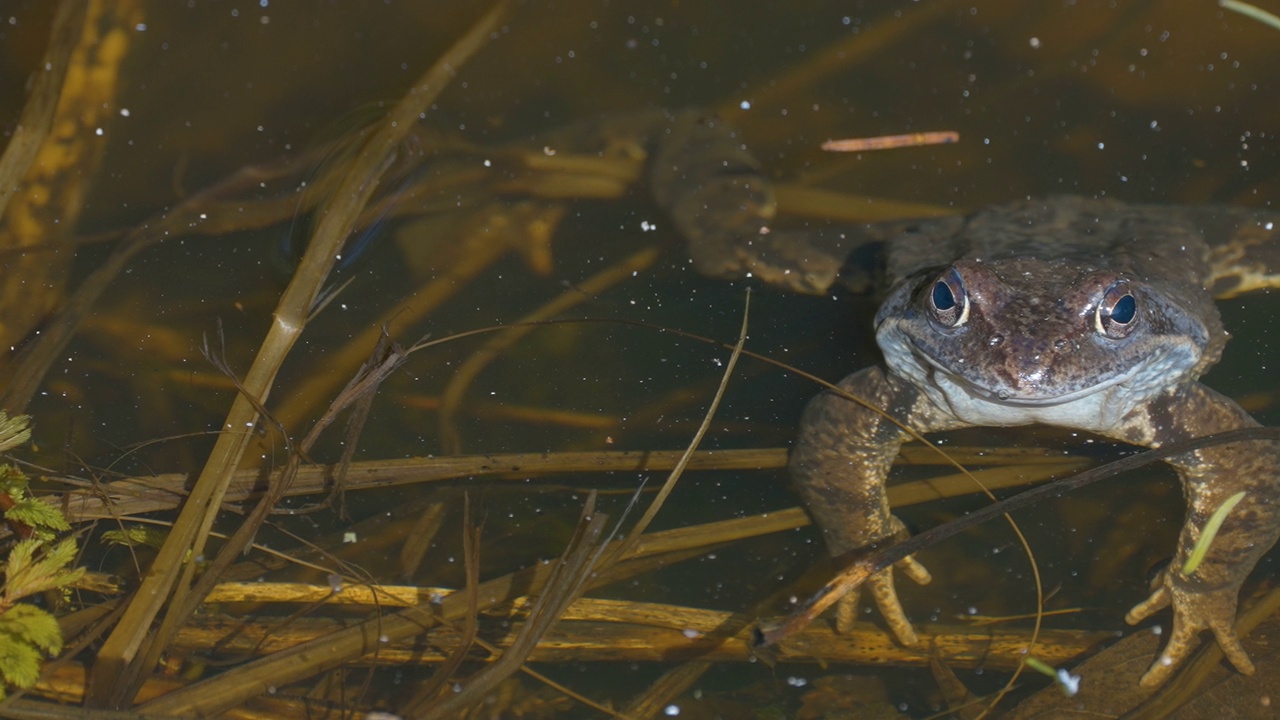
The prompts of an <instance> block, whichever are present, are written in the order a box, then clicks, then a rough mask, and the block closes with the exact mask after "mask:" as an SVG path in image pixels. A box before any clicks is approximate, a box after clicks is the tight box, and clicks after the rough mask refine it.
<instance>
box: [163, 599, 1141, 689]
mask: <svg viewBox="0 0 1280 720" xmlns="http://www.w3.org/2000/svg"><path fill="white" fill-rule="evenodd" d="M318 589H319V590H323V588H318ZM344 592H345V591H344ZM516 602H517V603H519V604H520V607H523V608H525V609H527V608H528V607H529V605H530V604H531V603H530V602H529V601H528V600H527V599H520V598H518V599H516ZM523 616H524V612H523V611H516V612H513V613H511V615H508V616H503V617H505V618H507V619H508V620H509V621H510V622H511V624H512V627H510V628H509V629H508V631H507V632H506V633H504V634H503V635H500V636H498V637H496V638H495V637H491V636H489V642H492V643H493V644H495V645H496V646H497V647H499V648H505V647H508V646H509V645H510V643H511V642H512V640H513V639H514V637H515V635H516V634H517V633H518V632H519V630H520V626H521V623H523V619H522V618H523ZM459 619H461V618H459ZM752 619H753V618H752V616H750V615H747V614H744V613H733V612H729V611H722V610H708V609H703V608H692V607H682V606H678V605H668V604H663V603H646V602H634V601H622V600H605V599H597V598H579V599H578V600H575V601H574V602H573V603H572V604H571V605H569V606H568V608H567V609H566V610H565V612H564V615H563V616H562V617H561V620H560V624H559V625H557V627H556V629H555V630H554V631H553V632H551V633H549V634H548V635H547V636H546V637H545V638H544V640H543V641H542V642H540V643H539V644H538V645H537V647H536V648H535V649H534V651H533V654H531V655H530V657H529V661H530V662H567V663H573V662H677V661H682V660H694V659H701V660H707V661H716V662H750V661H751V657H752V655H751V652H750V642H751V638H750V632H749V628H750V624H751V621H752ZM349 622H351V621H344V620H342V619H340V618H303V619H299V620H294V621H292V622H290V623H288V624H287V625H281V624H280V623H279V621H278V620H274V619H273V620H255V619H246V618H244V617H240V616H237V615H233V614H217V613H213V614H207V615H200V616H197V617H195V618H192V621H191V622H190V623H189V624H188V625H187V627H185V628H183V630H182V632H181V633H179V636H178V638H177V639H176V640H175V643H174V651H175V652H179V653H183V654H188V653H190V654H195V653H200V654H203V653H208V652H213V651H215V650H216V651H217V652H218V653H220V654H222V656H224V657H225V656H228V655H235V654H238V653H248V654H251V655H254V656H261V655H265V656H267V657H268V659H269V657H270V655H272V654H275V653H279V652H285V651H289V650H291V649H292V648H294V647H297V646H298V645H300V644H302V643H307V642H314V641H319V640H321V639H322V638H323V637H324V636H325V635H327V634H330V633H334V632H337V631H340V630H343V629H344V628H345V626H347V624H348V623H349ZM726 627H729V628H739V630H738V631H737V632H734V633H732V634H730V635H729V636H728V637H725V632H724V629H725V628H726ZM923 627H924V632H923V633H922V635H921V637H922V638H927V640H928V641H927V642H924V643H922V644H921V645H920V646H917V647H915V648H907V647H902V646H900V645H898V644H897V643H895V642H894V641H893V638H892V637H890V636H889V635H888V634H887V633H886V632H885V631H884V630H881V629H878V628H876V627H875V626H873V625H871V624H869V623H868V624H865V625H859V626H857V627H855V628H854V629H853V630H852V631H850V632H849V633H837V632H835V631H834V630H833V629H831V628H829V627H826V626H824V625H812V626H810V627H808V628H806V629H805V630H804V631H803V632H802V633H800V634H799V635H797V636H795V637H793V638H791V639H789V640H788V641H787V642H786V643H784V644H783V646H782V647H781V651H780V653H779V659H780V660H782V661H785V662H791V663H815V662H817V663H852V664H868V665H892V666H899V667H923V666H926V665H928V663H929V655H930V647H931V646H932V645H933V643H934V641H936V644H937V647H938V649H939V650H940V651H941V652H942V656H943V658H944V659H946V660H947V662H948V663H956V664H957V665H962V666H964V667H978V666H981V667H986V668H989V669H997V668H998V669H1006V670H1008V669H1012V668H1014V667H1016V666H1017V664H1018V662H1019V661H1020V659H1021V658H1023V657H1025V655H1026V648H1027V645H1028V643H1029V641H1030V639H1031V633H1030V630H1029V629H1024V628H1008V627H1000V628H992V627H985V628H975V627H974V626H972V625H949V624H932V625H928V626H923ZM460 637H461V635H460V633H459V632H458V630H456V629H454V628H452V627H449V626H445V625H441V626H438V627H436V628H434V629H431V630H430V631H429V632H427V634H426V637H425V638H423V637H415V638H406V639H404V640H402V641H397V642H388V643H384V644H382V646H380V647H379V648H378V649H377V651H376V655H374V654H369V655H365V656H363V658H361V659H356V658H353V659H352V660H351V662H359V663H361V664H384V663H386V664H410V665H414V664H429V665H434V664H437V663H440V662H443V661H444V660H445V659H446V658H447V657H448V656H449V655H450V654H451V653H452V652H453V651H454V650H455V649H456V648H457V647H458V645H459V638H460ZM1115 639H1116V634H1115V633H1114V632H1111V631H1101V630H1099V631H1084V630H1048V631H1045V635H1044V642H1045V646H1044V647H1043V648H1037V650H1036V655H1037V657H1039V658H1041V659H1044V660H1045V661H1046V662H1051V663H1069V662H1070V661H1071V660H1072V659H1074V658H1077V657H1079V656H1080V655H1081V654H1082V653H1085V652H1087V651H1089V650H1090V649H1093V648H1095V647H1096V646H1097V645H1098V644H1099V643H1102V642H1109V641H1114V640H1115ZM480 657H483V654H481V655H480Z"/></svg>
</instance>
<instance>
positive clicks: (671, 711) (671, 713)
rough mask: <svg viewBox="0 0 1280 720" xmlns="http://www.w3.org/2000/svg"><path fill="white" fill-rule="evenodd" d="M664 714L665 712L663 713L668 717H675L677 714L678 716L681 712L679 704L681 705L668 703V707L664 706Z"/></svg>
mask: <svg viewBox="0 0 1280 720" xmlns="http://www.w3.org/2000/svg"><path fill="white" fill-rule="evenodd" d="M662 714H663V715H666V716H667V717H675V716H677V715H679V714H680V706H679V705H668V706H666V707H664V708H662Z"/></svg>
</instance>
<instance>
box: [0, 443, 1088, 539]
mask: <svg viewBox="0 0 1280 720" xmlns="http://www.w3.org/2000/svg"><path fill="white" fill-rule="evenodd" d="M947 452H948V454H949V455H950V456H951V457H953V458H957V459H958V460H959V461H960V462H962V463H965V464H973V465H994V466H996V467H993V468H990V469H986V470H976V471H973V472H972V474H973V475H974V476H976V477H978V478H979V479H980V480H981V481H982V482H983V484H985V485H987V486H988V487H990V488H1008V487H1019V486H1022V485H1027V484H1030V483H1034V482H1038V481H1041V480H1046V479H1048V478H1051V477H1061V476H1063V475H1065V474H1069V473H1072V472H1076V471H1079V470H1082V469H1084V468H1085V467H1088V466H1089V465H1091V464H1092V461H1091V460H1090V459H1088V458H1084V457H1078V456H1064V455H1061V454H1058V453H1052V452H1050V451H1047V450H1041V449H1035V448H1030V449H1018V448H1010V449H1007V450H1002V449H991V450H986V449H982V448H961V447H948V448H947ZM682 454H683V453H682V452H681V451H675V450H654V451H648V452H646V451H612V452H611V451H601V452H565V453H506V454H501V453H498V454H493V455H461V456H454V457H442V458H406V459H397V460H372V461H367V462H355V463H352V464H351V465H350V467H349V468H348V471H347V475H346V477H345V479H344V483H345V486H346V488H347V489H348V490H373V489H380V488H391V487H401V486H405V485H414V484H419V483H426V482H443V481H448V480H460V479H466V478H482V477H483V478H494V479H500V480H501V479H510V480H518V481H521V482H524V481H526V480H527V479H528V478H530V477H534V476H538V475H548V474H563V473H618V472H637V473H639V472H650V471H662V470H670V469H672V468H673V467H675V465H676V463H677V462H679V460H680V457H681V455H682ZM900 462H901V463H902V464H905V465H921V466H923V465H929V466H934V465H939V464H944V462H943V461H942V460H941V458H940V456H939V455H938V454H937V453H936V452H934V451H932V450H929V449H928V448H925V447H922V446H919V445H913V446H907V447H905V448H904V449H903V454H902V456H901V458H900ZM786 464H787V451H786V449H784V448H760V449H754V450H700V451H698V452H696V453H694V454H693V456H691V457H690V460H689V469H690V470H742V471H767V470H778V469H781V468H784V467H786ZM945 464H947V465H950V463H945ZM275 472H276V473H278V472H280V471H275ZM333 473H334V467H333V466H329V465H306V466H303V467H301V468H299V470H298V474H297V477H296V478H295V479H294V481H293V483H292V484H291V485H290V487H289V489H288V491H287V493H286V496H287V497H297V496H301V495H309V494H315V493H323V492H327V491H329V489H330V488H331V484H332V479H333ZM188 479H189V478H188V476H187V475H185V474H182V473H168V474H164V475H154V476H151V477H134V478H125V479H122V480H116V481H113V482H109V483H94V484H92V485H91V486H90V487H86V488H85V489H82V490H72V491H69V492H67V493H65V494H63V495H62V496H61V497H50V498H48V499H47V501H48V502H50V503H51V504H54V505H57V506H59V508H60V509H61V510H62V511H63V512H64V513H65V514H66V516H67V518H68V519H69V520H70V521H71V522H73V523H74V522H85V521H88V520H94V519H100V518H123V517H128V516H130V515H140V514H143V513H148V512H155V511H158V510H168V509H173V508H174V507H177V506H178V504H179V503H181V501H182V499H183V498H184V497H185V496H186V490H185V489H184V488H185V485H186V483H187V481H188ZM557 481H558V482H564V480H563V479H562V478H560V479H557ZM62 482H73V480H72V479H70V478H63V479H62ZM744 482H746V480H744ZM262 490H263V479H262V473H261V471H259V470H241V471H237V472H236V473H235V475H233V476H232V480H231V483H230V484H229V485H228V487H227V491H226V494H225V495H224V497H223V501H224V502H225V503H236V502H243V501H245V500H248V499H251V498H253V497H255V496H256V495H257V494H258V493H260V492H261V491H262ZM973 492H975V488H974V487H973V482H972V480H969V479H968V477H967V476H963V475H960V474H949V475H945V476H939V477H936V478H932V479H929V480H922V481H917V482H908V483H901V484H897V485H893V486H891V487H890V488H889V497H890V502H891V503H893V505H894V506H895V507H898V506H901V505H909V504H917V503H921V502H927V501H930V500H936V499H941V498H947V497H958V496H964V495H970V494H972V493H973ZM4 532H5V531H4V530H0V537H2V536H3V535H4Z"/></svg>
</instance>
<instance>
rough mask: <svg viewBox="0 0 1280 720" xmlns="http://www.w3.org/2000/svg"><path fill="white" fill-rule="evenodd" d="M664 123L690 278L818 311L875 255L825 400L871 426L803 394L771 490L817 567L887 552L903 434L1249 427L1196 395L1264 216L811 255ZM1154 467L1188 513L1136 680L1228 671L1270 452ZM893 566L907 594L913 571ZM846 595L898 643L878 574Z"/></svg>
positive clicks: (888, 588)
mask: <svg viewBox="0 0 1280 720" xmlns="http://www.w3.org/2000/svg"><path fill="white" fill-rule="evenodd" d="M668 120H669V125H668V129H667V130H666V131H665V132H664V133H663V134H662V135H663V136H662V139H661V141H660V142H655V143H654V147H655V148H656V149H655V151H654V153H655V154H654V156H653V159H652V163H651V171H650V173H651V181H652V184H653V186H654V188H655V195H656V196H657V198H658V200H659V202H660V203H661V204H662V205H663V206H664V207H665V208H666V209H667V211H668V212H669V213H670V214H671V216H672V218H673V219H674V221H675V223H676V224H677V225H678V226H679V228H680V229H681V231H682V232H683V233H684V234H685V235H686V236H687V237H688V238H689V240H690V244H691V247H692V254H693V258H694V261H695V264H696V266H697V267H698V268H699V269H700V270H701V271H703V272H705V273H708V274H711V275H715V276H718V277H735V278H740V277H746V276H757V277H759V278H761V279H763V280H765V281H766V282H770V283H773V284H777V285H781V286H784V287H786V288H789V289H792V290H798V291H802V292H811V293H825V292H827V291H828V290H829V289H830V288H831V287H832V286H833V285H836V284H838V283H845V284H849V285H853V286H858V287H862V286H865V285H866V277H865V276H863V275H860V274H859V273H857V272H853V271H852V269H851V268H850V267H848V266H847V265H846V260H847V258H848V257H849V254H850V252H851V251H853V250H855V249H858V248H863V249H865V248H868V247H870V248H877V249H879V250H880V251H881V252H882V255H883V265H884V277H885V278H886V279H887V294H886V296H885V300H884V302H883V305H882V306H881V307H880V310H879V312H878V314H877V315H876V319H875V328H876V340H877V342H878V344H879V345H880V348H881V350H882V351H883V354H884V364H883V365H882V366H877V367H870V368H866V369H863V370H860V371H858V372H856V373H854V374H852V375H850V376H848V377H847V378H845V379H844V380H842V381H841V382H840V384H839V387H840V388H841V389H843V390H845V391H847V392H848V393H850V394H852V395H854V396H856V397H859V398H861V399H862V400H864V401H865V402H866V403H868V404H869V405H870V406H874V407H877V408H882V409H884V410H885V411H887V415H886V414H882V413H880V412H876V411H873V410H871V409H869V408H868V407H865V406H863V405H861V404H858V403H855V402H852V401H849V400H847V399H845V398H843V397H840V396H838V395H836V394H834V393H830V392H824V393H823V394H821V395H819V396H818V397H816V398H815V399H814V400H813V401H812V402H811V403H810V404H809V406H808V408H807V409H806V411H805V413H804V416H803V419H802V421H801V424H800V432H799V438H798V440H797V441H796V444H795V447H794V449H793V450H792V453H791V461H790V470H791V475H792V477H793V479H794V482H795V484H796V486H797V487H798V488H799V491H800V493H801V495H802V496H803V498H804V501H805V503H806V505H807V506H808V509H809V512H810V513H811V514H812V515H813V517H814V519H815V520H816V521H817V524H818V525H819V527H821V529H822V532H823V534H824V536H825V538H826V541H827V545H828V547H829V549H830V551H831V552H832V553H833V554H835V555H842V554H844V553H847V552H850V551H854V550H858V549H863V548H867V547H871V546H876V545H880V544H883V543H885V542H891V541H893V540H895V539H900V538H902V537H904V536H905V535H906V531H905V529H904V528H903V525H902V524H901V523H900V522H899V521H898V520H897V518H895V517H894V516H893V515H891V514H890V512H889V505H888V502H887V500H886V497H885V489H884V486H885V478H886V475H887V474H888V472H889V467H890V465H891V464H892V462H893V460H894V458H895V457H896V456H897V454H898V449H899V447H900V446H901V444H902V443H903V442H904V441H905V440H906V439H908V438H909V437H910V433H917V434H925V433H932V432H937V431H943V430H953V429H957V428H965V427H974V426H983V427H985V426H1011V425H1026V424H1031V423H1043V424H1047V425H1054V426H1059V427H1065V428H1072V429H1077V430H1084V431H1088V432H1092V433H1097V434H1098V435H1103V436H1106V437H1108V438H1114V439H1116V440H1119V441H1123V442H1126V443H1132V444H1134V445H1140V446H1143V447H1150V448H1154V447H1160V446H1162V445H1166V444H1168V443H1174V442H1178V441H1180V440H1186V439H1189V438H1195V437H1199V436H1203V435H1208V434H1211V433H1215V432H1220V431H1224V430H1230V429H1235V428H1244V427H1254V426H1256V425H1257V423H1256V422H1255V421H1254V420H1253V418H1251V417H1250V416H1249V414H1248V413H1246V412H1245V411H1244V410H1243V409H1241V408H1240V406H1238V405H1237V404H1236V403H1234V402H1233V401H1231V400H1230V399H1228V398H1226V397H1223V396H1222V395H1219V394H1218V393H1215V392H1214V391H1213V390H1211V389H1209V388H1207V387H1205V386H1204V385H1201V384H1200V383H1199V382H1197V378H1198V377H1199V376H1200V375H1201V374H1202V373H1204V372H1205V370H1206V369H1208V368H1209V367H1210V366H1211V365H1213V364H1214V363H1215V362H1217V361H1218V359H1219V357H1220V355H1221V353H1222V349H1223V346H1224V345H1225V344H1226V340H1227V333H1226V332H1225V330H1224V329H1223V327H1222V323H1221V319H1220V317H1219V314H1218V311H1217V309H1216V307H1215V305H1214V302H1213V299H1214V295H1215V294H1216V295H1217V296H1219V297H1226V296H1230V295H1233V294H1236V293H1239V292H1244V291H1247V290H1251V289H1255V288H1259V287H1269V286H1277V285H1280V282H1278V281H1280V214H1267V213H1262V212H1256V211H1248V210H1244V209H1234V208H1227V207H1201V208H1177V207H1160V206H1149V205H1127V204H1124V203H1120V202H1116V201H1111V200H1089V199H1084V198H1079V197H1057V198H1051V199H1047V200H1028V201H1020V202H1014V203H1009V204H1007V205H997V206H993V207H988V208H985V209H982V210H979V211H978V212H976V213H975V214H973V215H971V216H969V217H963V218H962V217H951V218H942V219H928V220H922V221H907V222H893V223H882V224H872V225H865V226H861V227H857V228H851V229H848V228H847V229H844V230H842V231H838V232H835V231H832V232H829V233H828V234H827V235H825V236H824V235H811V234H800V233H786V232H771V231H770V229H769V223H770V220H771V219H772V215H773V203H772V195H771V190H770V185H769V183H768V182H767V180H765V179H764V177H763V176H762V175H761V173H760V169H759V167H758V165H757V163H756V162H755V160H754V159H753V158H752V157H751V156H750V154H749V153H747V152H746V150H744V149H743V147H742V145H741V143H740V142H739V141H738V140H737V138H736V136H735V135H734V133H733V131H732V129H730V128H727V127H725V126H724V125H723V124H721V123H719V122H718V121H716V120H715V119H714V118H709V117H704V116H698V115H693V114H685V115H679V116H672V117H670V118H668ZM1169 463H1170V464H1171V465H1172V466H1173V467H1174V468H1175V469H1176V471H1177V472H1178V475H1179V476H1180V477H1181V480H1182V486H1183V491H1184V494H1185V496H1186V499H1187V505H1188V514H1187V517H1186V521H1185V524H1184V525H1183V528H1182V534H1181V537H1180V539H1179V541H1178V547H1177V552H1176V556H1175V558H1174V560H1173V562H1172V564H1171V565H1170V566H1169V568H1168V569H1167V570H1166V571H1164V573H1163V574H1162V576H1161V577H1160V579H1159V580H1158V581H1157V583H1156V585H1155V586H1154V587H1155V589H1154V591H1153V592H1152V594H1151V596H1150V597H1148V598H1147V599H1146V600H1144V601H1143V602H1141V603H1139V604H1138V605H1136V606H1135V607H1134V608H1133V609H1132V610H1130V611H1129V614H1128V616H1127V618H1126V619H1127V620H1128V621H1129V622H1130V623H1137V622H1139V621H1141V620H1143V619H1144V618H1147V617H1149V616H1151V615H1152V614H1153V613H1155V612H1157V611H1159V610H1161V609H1163V608H1164V607H1166V606H1172V608H1173V631H1172V633H1171V634H1170V635H1169V639H1168V642H1167V644H1166V645H1165V647H1164V651H1163V652H1162V654H1161V655H1160V657H1159V658H1158V659H1157V660H1156V662H1155V663H1154V664H1153V665H1152V666H1151V668H1150V669H1149V670H1148V671H1147V673H1146V675H1144V676H1143V679H1142V683H1143V684H1144V685H1148V686H1150V685H1156V684H1159V683H1162V682H1163V681H1164V680H1166V679H1167V678H1168V677H1169V676H1170V675H1171V674H1172V672H1173V669H1174V668H1175V667H1176V666H1177V665H1178V664H1179V663H1180V662H1182V661H1183V660H1184V659H1185V658H1186V657H1187V655H1188V654H1189V653H1190V651H1191V650H1192V648H1193V647H1194V645H1195V641H1196V638H1197V635H1198V634H1199V632H1200V631H1201V630H1206V629H1208V630H1211V631H1212V632H1213V634H1214V636H1215V637H1216V638H1217V640H1218V643H1219V644H1220V645H1221V646H1222V649H1223V651H1224V652H1225V654H1226V656H1227V658H1228V659H1229V660H1230V661H1231V662H1232V664H1233V665H1235V667H1236V668H1237V669H1238V670H1240V671H1241V672H1243V673H1250V672H1252V670H1253V665H1252V663H1251V662H1250V660H1249V657H1248V655H1247V654H1246V653H1245V651H1244V649H1243V648H1242V647H1241V645H1240V642H1239V640H1238V639H1237V637H1236V634H1235V631H1234V629H1233V626H1234V623H1235V618H1236V601H1237V595H1238V593H1239V590H1240V586H1241V584H1242V583H1243V581H1244V579H1245V577H1246V576H1247V575H1248V574H1249V572H1250V571H1251V570H1252V569H1253V567H1254V565H1255V564H1256V563H1257V562H1258V559H1259V558H1260V557H1261V556H1262V555H1263V554H1264V553H1265V552H1266V551H1267V550H1268V549H1270V548H1271V546H1272V545H1273V544H1274V543H1275V541H1276V538H1277V535H1280V505H1277V503H1280V446H1278V445H1277V443H1273V442H1261V441H1258V442H1247V443H1244V442H1242V443H1235V444H1232V445H1225V446H1224V445H1219V446H1215V447H1210V448H1207V449H1204V450H1199V451H1195V452H1192V453H1187V454H1184V455H1178V456H1175V457H1173V458H1170V460H1169ZM1239 491H1244V492H1245V496H1244V499H1243V501H1241V502H1240V503H1239V504H1238V505H1237V506H1236V507H1235V509H1234V510H1232V511H1231V513H1230V514H1229V515H1228V516H1227V519H1226V522H1225V524H1224V525H1223V526H1222V529H1221V530H1220V531H1219V533H1218V535H1217V538H1216V539H1215V540H1214V541H1213V543H1212V545H1211V548H1210V550H1209V552H1208V556H1207V557H1206V558H1205V560H1204V562H1203V563H1202V564H1201V565H1200V567H1199V568H1198V569H1196V570H1195V571H1194V572H1193V573H1192V574H1190V575H1188V574H1184V573H1183V572H1182V570H1181V568H1182V567H1183V564H1184V561H1185V560H1186V559H1187V557H1188V555H1189V554H1190V552H1191V550H1192V548H1193V547H1194V545H1195V543H1196V539H1197V538H1198V537H1199V536H1200V533H1201V531H1202V530H1203V528H1204V525H1205V523H1206V522H1207V520H1208V518H1209V516H1210V515H1211V514H1212V513H1213V512H1214V510H1215V509H1216V508H1218V507H1219V506H1220V505H1221V504H1222V503H1223V501H1224V500H1226V499H1227V498H1228V497H1230V496H1231V495H1233V494H1235V493H1237V492H1239ZM897 567H898V568H899V569H900V570H902V571H903V573H904V574H906V575H907V576H908V577H910V578H911V579H913V580H915V581H916V582H918V583H926V582H928V581H929V573H928V572H927V571H926V570H925V569H924V567H922V566H921V565H920V564H919V563H918V562H916V561H915V560H914V559H911V558H908V559H907V560H904V561H902V562H901V563H899V564H898V566H897ZM867 584H868V585H869V587H870V590H871V594H872V596H873V597H874V599H875V603H876V605H877V606H878V607H879V610H880V612H881V614H882V615H883V616H884V618H885V619H886V621H887V622H888V625H889V627H890V629H891V630H892V632H893V634H894V635H895V636H896V637H897V638H898V640H899V641H901V642H902V643H904V644H907V645H911V644H915V643H916V642H917V637H916V633H915V631H914V629H913V628H912V626H911V622H910V621H909V620H908V619H907V616H906V614H905V613H904V611H903V609H902V606H901V604H900V603H899V601H898V597H897V593H896V591H895V590H894V579H893V574H892V570H885V571H883V572H881V573H879V574H877V575H875V576H873V577H872V578H871V579H870V580H869V581H868V583H867ZM855 602H856V598H849V597H846V598H845V600H844V601H843V602H842V603H841V609H840V611H839V612H838V613H837V623H838V625H839V626H840V627H842V628H847V627H848V626H849V625H850V624H852V621H853V615H854V612H853V608H854V603H855Z"/></svg>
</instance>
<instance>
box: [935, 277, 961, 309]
mask: <svg viewBox="0 0 1280 720" xmlns="http://www.w3.org/2000/svg"><path fill="white" fill-rule="evenodd" d="M933 306H934V307H936V308H938V309H939V310H950V309H951V308H953V307H955V306H956V296H955V293H953V292H951V288H949V287H947V284H946V283H944V282H942V281H941V280H939V281H938V282H936V283H934V284H933Z"/></svg>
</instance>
